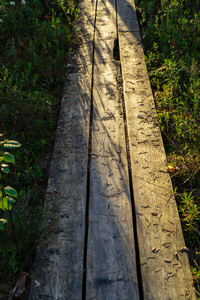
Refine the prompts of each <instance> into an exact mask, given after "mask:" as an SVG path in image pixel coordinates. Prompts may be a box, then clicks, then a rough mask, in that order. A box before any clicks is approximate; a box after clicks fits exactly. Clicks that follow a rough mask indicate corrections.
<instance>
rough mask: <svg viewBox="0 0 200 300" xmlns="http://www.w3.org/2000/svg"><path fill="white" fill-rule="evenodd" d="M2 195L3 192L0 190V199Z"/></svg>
mask: <svg viewBox="0 0 200 300" xmlns="http://www.w3.org/2000/svg"><path fill="white" fill-rule="evenodd" d="M2 195H3V192H2V190H0V198H1V197H2Z"/></svg>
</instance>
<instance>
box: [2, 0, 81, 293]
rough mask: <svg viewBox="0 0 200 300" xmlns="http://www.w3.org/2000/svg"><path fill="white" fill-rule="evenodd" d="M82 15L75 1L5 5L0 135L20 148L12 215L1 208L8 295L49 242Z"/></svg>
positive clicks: (11, 180)
mask: <svg viewBox="0 0 200 300" xmlns="http://www.w3.org/2000/svg"><path fill="white" fill-rule="evenodd" d="M76 18H77V7H76V0H63V1H57V0H53V1H49V0H43V1H42V0H41V1H39V0H31V1H30V0H27V1H26V2H25V1H22V2H21V1H19V0H16V1H15V2H14V4H13V2H12V1H11V2H10V1H6V0H0V53H1V54H0V61H1V64H0V90H1V99H0V133H1V134H3V136H4V138H6V139H11V140H17V141H18V142H19V143H20V144H21V145H22V146H21V147H20V148H18V149H16V150H15V151H12V154H14V156H15V158H16V163H15V165H14V166H12V167H11V170H10V173H9V174H4V176H3V177H2V178H1V182H3V184H7V185H11V186H13V187H14V188H15V189H16V190H17V191H18V200H17V202H16V205H14V206H13V209H12V211H7V212H5V211H4V212H3V211H2V210H1V211H0V218H5V219H7V220H8V223H7V224H6V226H5V229H4V230H3V231H2V230H0V278H1V282H0V295H1V293H2V294H5V297H7V296H8V295H7V290H9V292H10V291H11V290H12V289H13V287H14V286H15V285H16V282H17V280H18V279H19V278H21V276H22V273H23V274H24V272H26V274H29V273H30V269H31V266H32V261H33V259H34V254H35V251H36V247H37V244H38V241H39V240H41V239H42V237H43V232H44V226H45V216H44V215H43V212H42V207H43V203H44V198H45V190H46V186H47V179H48V172H49V165H50V160H51V153H52V147H53V142H54V136H55V131H56V126H57V120H58V115H59V108H60V101H61V97H62V92H63V87H64V83H65V73H66V66H67V61H68V57H69V55H70V52H71V49H72V47H73V45H74V43H75V37H76V33H75V29H74V22H75V20H76ZM38 220H39V221H38ZM27 277H28V275H27ZM4 283H6V285H7V286H8V288H7V290H6V291H5V289H4V288H3V285H2V284H4ZM20 296H22V295H20Z"/></svg>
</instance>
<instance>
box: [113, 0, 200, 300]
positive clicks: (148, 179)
mask: <svg viewBox="0 0 200 300" xmlns="http://www.w3.org/2000/svg"><path fill="white" fill-rule="evenodd" d="M119 1H120V0H118V2H119ZM124 3H125V2H124ZM132 3H133V1H132ZM133 7H134V3H133ZM122 9H123V6H122V5H121V10H122ZM124 9H126V8H124ZM119 14H120V12H119ZM119 43H120V55H121V64H122V75H123V84H124V99H125V104H126V114H127V125H128V134H129V146H130V157H131V165H132V180H133V189H134V201H135V210H136V221H137V234H138V243H139V252H140V260H141V273H142V283H143V291H144V299H151V300H152V299H188V298H189V299H196V297H195V293H194V289H193V287H192V284H191V282H192V277H191V273H190V266H189V262H188V257H187V253H186V251H184V249H185V248H184V247H185V243H184V239H183V234H182V229H181V225H180V220H179V215H178V211H177V206H176V202H175V199H174V195H173V192H172V190H173V188H172V184H171V179H170V176H169V174H168V172H167V163H166V155H165V150H164V147H163V142H162V137H161V133H160V129H159V127H158V126H157V124H156V111H155V105H154V100H153V95H152V91H151V87H150V82H149V78H148V74H147V69H146V64H145V60H144V54H143V49H142V44H141V41H140V36H139V33H138V32H137V28H136V30H135V31H132V32H120V31H119ZM127 66H128V68H127Z"/></svg>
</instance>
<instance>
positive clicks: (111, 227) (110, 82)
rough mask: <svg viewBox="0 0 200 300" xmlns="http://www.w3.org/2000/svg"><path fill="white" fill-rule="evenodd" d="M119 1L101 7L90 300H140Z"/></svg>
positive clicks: (95, 93) (97, 39)
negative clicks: (120, 71)
mask: <svg viewBox="0 0 200 300" xmlns="http://www.w3.org/2000/svg"><path fill="white" fill-rule="evenodd" d="M116 37H117V33H116V15H115V1H114V0H113V1H102V0H99V2H98V9H97V23H96V35H95V55H94V87H93V99H94V100H93V101H94V111H93V126H92V155H91V168H90V199H89V232H88V247H87V286H86V299H97V300H98V299H114V300H117V299H120V300H123V299H129V298H130V295H131V297H132V298H133V299H138V298H139V295H138V285H137V272H136V263H135V248H134V237H133V224H132V208H131V199H130V191H129V181H128V168H127V157H126V147H125V135H124V121H123V115H122V111H121V108H120V107H121V104H120V103H118V93H117V81H116V77H117V68H116V62H115V61H114V59H113V45H114V39H115V38H116Z"/></svg>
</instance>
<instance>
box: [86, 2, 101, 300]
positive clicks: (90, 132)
mask: <svg viewBox="0 0 200 300" xmlns="http://www.w3.org/2000/svg"><path fill="white" fill-rule="evenodd" d="M97 6H98V0H96V7H95V19H94V33H93V53H92V79H91V104H90V125H89V142H88V165H87V185H86V189H87V190H86V207H85V238H84V253H83V286H82V300H86V291H87V289H86V283H87V246H88V222H89V200H90V166H91V154H92V123H93V106H94V105H93V87H94V52H95V32H96V18H97Z"/></svg>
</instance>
